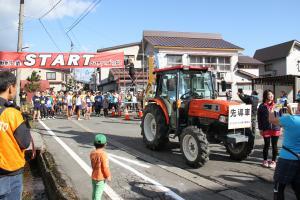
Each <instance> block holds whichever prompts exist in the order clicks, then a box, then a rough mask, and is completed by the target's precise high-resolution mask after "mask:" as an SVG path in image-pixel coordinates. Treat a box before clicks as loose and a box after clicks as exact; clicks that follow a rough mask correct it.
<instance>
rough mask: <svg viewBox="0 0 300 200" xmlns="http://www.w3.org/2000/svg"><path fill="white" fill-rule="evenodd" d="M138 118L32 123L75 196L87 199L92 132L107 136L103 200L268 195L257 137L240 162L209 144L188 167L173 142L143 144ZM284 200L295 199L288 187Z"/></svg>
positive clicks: (269, 179) (266, 172) (269, 182)
mask: <svg viewBox="0 0 300 200" xmlns="http://www.w3.org/2000/svg"><path fill="white" fill-rule="evenodd" d="M139 124H140V122H139V121H124V120H122V119H118V118H103V117H101V118H92V119H91V120H83V121H77V120H66V119H56V120H47V121H43V122H40V123H38V124H37V130H38V132H39V133H40V134H41V135H42V136H43V140H44V143H45V145H46V148H47V150H48V151H49V152H50V153H51V154H52V155H53V156H54V158H55V161H56V163H57V165H58V168H59V170H60V171H61V172H62V176H63V178H64V179H66V180H67V182H68V183H69V184H70V185H71V186H72V187H73V188H74V189H75V191H76V193H77V195H78V197H79V198H80V199H91V192H92V188H91V181H90V177H89V174H90V172H91V169H90V161H89V153H90V151H91V150H92V149H93V138H94V135H95V134H97V133H105V134H106V135H107V137H108V146H107V148H106V150H107V152H108V154H109V158H110V168H111V171H112V175H113V178H112V181H111V182H109V184H108V185H109V187H107V191H106V193H105V196H104V199H189V200H190V199H191V200H193V199H195V200H196V199H197V200H198V199H205V200H206V199H207V200H216V199H220V200H222V199H241V200H242V199H243V200H248V199H249V200H251V199H272V191H273V189H272V176H273V173H274V171H273V170H272V169H266V168H262V167H261V165H260V164H261V162H262V159H261V157H262V140H261V139H259V138H258V139H257V140H256V147H255V150H254V153H253V154H252V155H251V156H250V157H249V158H248V159H247V160H245V161H243V162H234V161H231V160H230V159H229V157H228V155H227V154H226V151H225V148H224V147H223V146H221V145H215V144H212V145H210V149H211V155H210V161H209V162H208V163H207V164H206V165H205V166H204V167H201V168H199V169H193V168H190V167H188V166H187V165H186V164H185V162H184V159H183V156H182V154H181V152H180V147H179V144H178V142H177V141H175V140H174V141H171V142H170V144H169V145H168V146H167V148H166V149H165V150H163V151H161V152H155V151H151V150H149V149H147V148H145V145H144V144H143V141H142V137H141V134H140V127H139ZM287 192H288V194H287V199H291V200H293V199H295V198H294V196H293V195H292V192H291V191H290V189H289V188H288V191H287Z"/></svg>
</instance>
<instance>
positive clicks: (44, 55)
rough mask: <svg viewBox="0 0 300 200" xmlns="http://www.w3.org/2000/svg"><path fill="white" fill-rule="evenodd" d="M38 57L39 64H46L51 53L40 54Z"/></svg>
mask: <svg viewBox="0 0 300 200" xmlns="http://www.w3.org/2000/svg"><path fill="white" fill-rule="evenodd" d="M39 57H40V58H41V66H46V63H47V59H48V58H51V54H40V56H39Z"/></svg>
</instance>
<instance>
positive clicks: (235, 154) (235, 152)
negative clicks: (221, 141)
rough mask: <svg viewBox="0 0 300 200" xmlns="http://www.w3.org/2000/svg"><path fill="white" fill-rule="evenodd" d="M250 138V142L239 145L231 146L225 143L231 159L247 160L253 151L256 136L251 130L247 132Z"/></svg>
mask: <svg viewBox="0 0 300 200" xmlns="http://www.w3.org/2000/svg"><path fill="white" fill-rule="evenodd" d="M245 134H246V136H248V142H241V143H237V144H230V143H227V142H225V147H226V150H227V152H228V153H229V155H230V158H231V159H233V160H236V161H242V160H245V159H246V158H247V157H248V156H249V155H250V154H251V153H252V151H253V148H254V140H255V136H254V135H253V133H252V131H251V130H250V129H246V130H245Z"/></svg>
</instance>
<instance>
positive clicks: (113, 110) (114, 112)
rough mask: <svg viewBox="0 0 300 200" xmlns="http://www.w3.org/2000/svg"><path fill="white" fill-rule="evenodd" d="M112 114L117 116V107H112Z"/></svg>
mask: <svg viewBox="0 0 300 200" xmlns="http://www.w3.org/2000/svg"><path fill="white" fill-rule="evenodd" d="M111 116H112V117H115V116H116V110H115V107H112V110H111Z"/></svg>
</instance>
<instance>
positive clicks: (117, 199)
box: [39, 121, 123, 200]
mask: <svg viewBox="0 0 300 200" xmlns="http://www.w3.org/2000/svg"><path fill="white" fill-rule="evenodd" d="M39 122H40V124H41V125H42V126H43V127H44V128H45V129H46V130H47V131H48V133H49V134H50V135H51V136H52V137H53V138H54V139H55V140H56V141H57V142H58V143H59V144H60V145H61V146H62V147H63V148H64V149H65V150H66V151H67V152H68V153H69V154H70V156H71V157H72V158H73V159H74V160H75V161H76V162H77V163H78V164H79V165H80V167H81V168H82V169H83V170H84V171H85V172H86V173H87V174H88V175H89V176H91V174H92V168H91V167H90V166H89V165H88V164H86V163H85V162H84V161H83V160H82V159H81V158H80V157H79V156H78V155H77V154H76V153H75V152H74V151H73V150H72V149H71V148H70V147H69V146H68V145H67V144H66V143H64V142H63V141H62V140H61V139H60V138H58V137H57V136H56V135H55V133H54V132H53V131H52V130H51V129H50V128H48V127H47V126H46V124H44V123H43V122H42V121H39ZM104 192H105V193H106V194H107V195H108V196H109V198H110V199H112V200H123V198H121V197H120V196H119V195H118V194H117V193H116V192H115V191H114V190H113V189H112V188H111V187H110V186H109V185H108V184H106V186H105V188H104Z"/></svg>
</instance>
